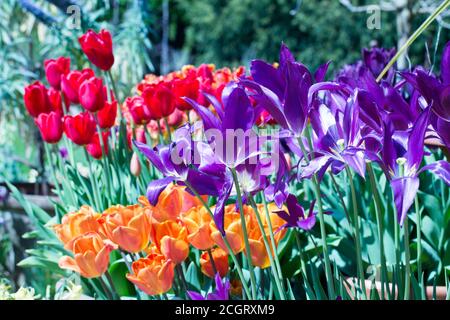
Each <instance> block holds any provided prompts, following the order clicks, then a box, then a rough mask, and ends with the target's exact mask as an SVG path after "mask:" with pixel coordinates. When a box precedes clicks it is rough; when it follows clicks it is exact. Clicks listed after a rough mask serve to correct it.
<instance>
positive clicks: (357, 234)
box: [345, 166, 366, 297]
mask: <svg viewBox="0 0 450 320" xmlns="http://www.w3.org/2000/svg"><path fill="white" fill-rule="evenodd" d="M345 171H346V172H347V176H348V180H349V182H350V191H351V195H352V207H353V229H354V232H355V246H356V263H357V269H358V278H359V281H360V286H361V289H362V294H363V297H366V282H365V279H364V269H363V262H362V250H361V235H360V230H359V216H358V202H357V200H356V189H355V184H354V183H353V176H352V173H351V171H350V168H349V167H348V166H345Z"/></svg>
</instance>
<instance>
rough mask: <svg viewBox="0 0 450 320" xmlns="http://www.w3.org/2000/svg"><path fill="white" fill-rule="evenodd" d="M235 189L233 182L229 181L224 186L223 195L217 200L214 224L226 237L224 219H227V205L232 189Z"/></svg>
mask: <svg viewBox="0 0 450 320" xmlns="http://www.w3.org/2000/svg"><path fill="white" fill-rule="evenodd" d="M232 187H233V183H232V182H231V181H229V180H228V181H227V182H226V183H225V185H224V186H223V190H222V193H221V194H220V195H219V198H218V199H217V203H216V208H215V209H214V222H215V224H216V227H217V229H219V231H220V232H221V233H222V235H223V236H225V226H224V217H225V212H224V208H225V204H226V202H227V200H228V198H229V197H230V193H231V189H232Z"/></svg>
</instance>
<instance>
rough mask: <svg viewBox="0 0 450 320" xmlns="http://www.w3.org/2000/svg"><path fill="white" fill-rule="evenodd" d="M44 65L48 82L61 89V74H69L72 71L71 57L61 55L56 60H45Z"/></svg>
mask: <svg viewBox="0 0 450 320" xmlns="http://www.w3.org/2000/svg"><path fill="white" fill-rule="evenodd" d="M44 67H45V75H46V76H47V81H48V83H49V84H50V85H51V86H52V87H53V88H55V89H56V90H60V89H61V76H63V75H66V74H68V73H69V71H70V59H69V58H65V57H60V58H58V59H56V60H55V59H49V60H45V61H44Z"/></svg>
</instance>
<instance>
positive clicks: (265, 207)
mask: <svg viewBox="0 0 450 320" xmlns="http://www.w3.org/2000/svg"><path fill="white" fill-rule="evenodd" d="M261 199H262V203H263V205H264V213H265V215H266V220H267V225H268V226H269V237H270V242H271V245H272V248H273V251H274V259H275V265H276V268H277V271H278V277H279V278H280V280H283V273H282V271H281V265H280V260H279V259H278V252H277V245H276V243H275V236H274V234H273V227H272V220H271V219H270V213H269V207H268V206H267V201H266V197H265V196H264V192H262V191H261Z"/></svg>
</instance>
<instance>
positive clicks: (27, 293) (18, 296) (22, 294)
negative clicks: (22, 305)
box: [11, 287, 39, 300]
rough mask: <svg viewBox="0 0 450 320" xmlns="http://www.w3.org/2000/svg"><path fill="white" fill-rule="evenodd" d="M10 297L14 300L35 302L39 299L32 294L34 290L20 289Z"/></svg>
mask: <svg viewBox="0 0 450 320" xmlns="http://www.w3.org/2000/svg"><path fill="white" fill-rule="evenodd" d="M11 297H12V298H13V299H14V300H36V299H39V295H36V294H35V292H34V288H30V287H28V288H24V287H20V289H19V290H17V292H16V293H13V294H12V295H11Z"/></svg>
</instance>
